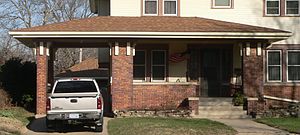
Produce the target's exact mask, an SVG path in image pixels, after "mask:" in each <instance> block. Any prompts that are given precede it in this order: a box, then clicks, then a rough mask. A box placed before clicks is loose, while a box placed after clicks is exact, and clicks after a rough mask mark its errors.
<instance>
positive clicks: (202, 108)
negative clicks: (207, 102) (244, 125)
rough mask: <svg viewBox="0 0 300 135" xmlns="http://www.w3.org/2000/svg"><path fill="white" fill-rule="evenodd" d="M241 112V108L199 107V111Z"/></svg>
mask: <svg viewBox="0 0 300 135" xmlns="http://www.w3.org/2000/svg"><path fill="white" fill-rule="evenodd" d="M224 110H225V111H226V110H227V111H243V106H233V105H231V106H199V111H224Z"/></svg>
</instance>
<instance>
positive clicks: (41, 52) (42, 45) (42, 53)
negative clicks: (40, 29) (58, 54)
mask: <svg viewBox="0 0 300 135" xmlns="http://www.w3.org/2000/svg"><path fill="white" fill-rule="evenodd" d="M40 55H44V42H40Z"/></svg>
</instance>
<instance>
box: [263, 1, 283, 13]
mask: <svg viewBox="0 0 300 135" xmlns="http://www.w3.org/2000/svg"><path fill="white" fill-rule="evenodd" d="M268 1H278V3H279V5H278V14H268ZM280 12H281V0H265V15H266V16H280V14H281V13H280Z"/></svg>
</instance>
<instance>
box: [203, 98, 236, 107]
mask: <svg viewBox="0 0 300 135" xmlns="http://www.w3.org/2000/svg"><path fill="white" fill-rule="evenodd" d="M199 105H200V106H231V105H232V98H200V99H199Z"/></svg>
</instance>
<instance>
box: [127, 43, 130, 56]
mask: <svg viewBox="0 0 300 135" xmlns="http://www.w3.org/2000/svg"><path fill="white" fill-rule="evenodd" d="M130 49H131V47H130V42H127V46H126V55H127V56H129V55H130V52H131V51H130Z"/></svg>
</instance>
